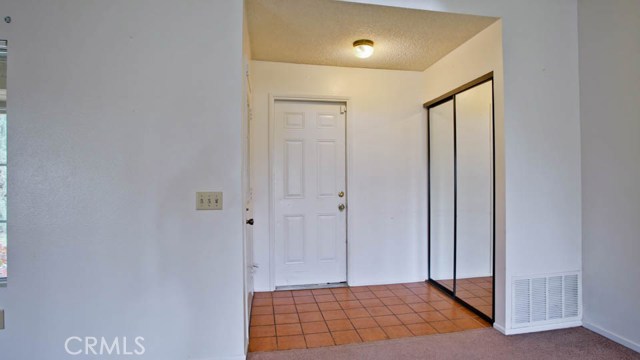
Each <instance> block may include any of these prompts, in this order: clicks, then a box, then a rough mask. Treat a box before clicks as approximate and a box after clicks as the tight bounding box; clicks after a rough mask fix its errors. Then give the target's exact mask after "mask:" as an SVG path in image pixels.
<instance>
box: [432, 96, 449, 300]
mask: <svg viewBox="0 0 640 360" xmlns="http://www.w3.org/2000/svg"><path fill="white" fill-rule="evenodd" d="M453 120H454V119H453V100H449V101H447V102H445V103H443V104H440V105H438V106H434V107H432V108H430V109H429V171H430V181H429V186H430V189H429V191H430V211H429V214H430V215H429V216H430V227H429V231H430V234H429V236H430V241H431V246H430V251H429V256H430V257H431V260H430V263H429V264H430V278H431V279H432V280H435V281H437V282H438V283H439V284H441V285H442V286H444V287H446V288H447V289H449V290H451V291H453V255H454V254H453V249H454V206H453V204H454V196H455V195H454V144H453V136H454V133H453Z"/></svg>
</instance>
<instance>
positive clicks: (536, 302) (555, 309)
mask: <svg viewBox="0 0 640 360" xmlns="http://www.w3.org/2000/svg"><path fill="white" fill-rule="evenodd" d="M580 280H581V279H580V273H579V272H573V273H565V274H554V275H549V276H536V277H529V278H523V277H517V278H514V280H513V286H512V288H513V311H512V326H513V327H514V328H515V327H525V326H534V325H545V324H550V323H558V322H565V321H573V320H577V319H579V318H580V315H581V303H580V299H581V296H580V291H581V281H580Z"/></svg>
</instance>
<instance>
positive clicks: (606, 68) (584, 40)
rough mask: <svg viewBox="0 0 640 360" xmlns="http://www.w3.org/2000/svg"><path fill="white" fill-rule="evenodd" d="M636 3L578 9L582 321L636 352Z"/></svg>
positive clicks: (639, 193) (639, 125)
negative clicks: (581, 185)
mask: <svg viewBox="0 0 640 360" xmlns="http://www.w3.org/2000/svg"><path fill="white" fill-rule="evenodd" d="M639 20H640V2H638V1H635V0H616V1H614V2H602V1H584V0H580V1H579V2H578V25H579V26H578V28H579V36H580V110H581V125H582V183H583V188H582V196H583V200H582V201H583V204H582V214H583V219H582V229H583V265H584V269H583V271H584V322H585V325H586V326H587V327H589V328H590V329H593V330H595V331H597V332H599V333H601V334H603V335H605V336H608V337H610V338H612V339H614V340H616V341H619V342H622V343H623V344H625V345H627V346H630V347H632V348H633V349H635V350H636V351H640V331H639V330H638V329H639V327H640V311H638V304H639V303H640V287H638V279H640V265H638V264H639V262H638V257H639V256H640V239H639V238H640V185H639V184H640V162H639V161H638V158H639V157H640V68H639V67H638V64H640V42H638V34H640V21H639Z"/></svg>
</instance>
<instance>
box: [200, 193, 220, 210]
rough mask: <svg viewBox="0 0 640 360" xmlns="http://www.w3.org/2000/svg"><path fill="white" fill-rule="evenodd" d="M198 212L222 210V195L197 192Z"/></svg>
mask: <svg viewBox="0 0 640 360" xmlns="http://www.w3.org/2000/svg"><path fill="white" fill-rule="evenodd" d="M196 210H222V193H221V192H197V193H196Z"/></svg>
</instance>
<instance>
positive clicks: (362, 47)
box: [353, 39, 373, 59]
mask: <svg viewBox="0 0 640 360" xmlns="http://www.w3.org/2000/svg"><path fill="white" fill-rule="evenodd" d="M353 51H354V52H355V54H356V56H357V57H359V58H360V59H366V58H368V57H369V56H371V55H372V54H373V41H371V40H367V39H360V40H356V41H354V42H353Z"/></svg>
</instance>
